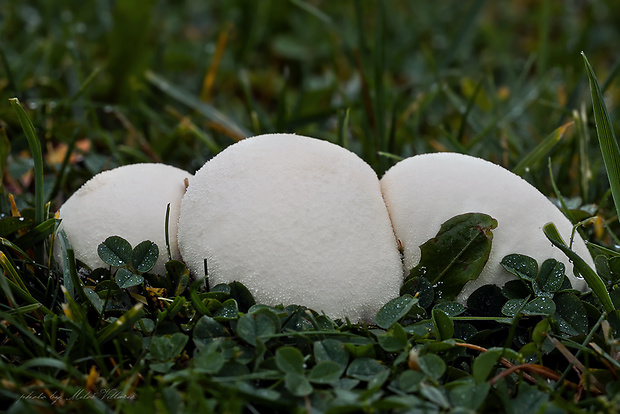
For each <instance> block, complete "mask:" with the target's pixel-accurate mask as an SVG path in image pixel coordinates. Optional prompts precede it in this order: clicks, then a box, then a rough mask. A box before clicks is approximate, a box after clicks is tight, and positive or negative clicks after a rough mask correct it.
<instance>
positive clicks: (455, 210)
mask: <svg viewBox="0 0 620 414" xmlns="http://www.w3.org/2000/svg"><path fill="white" fill-rule="evenodd" d="M381 189H382V192H383V197H384V199H385V202H386V205H387V208H388V211H389V213H390V217H391V219H392V225H393V226H394V231H395V233H396V236H397V237H398V239H399V240H400V241H401V243H402V246H403V249H404V261H405V270H406V271H407V272H408V271H409V270H411V269H412V268H413V267H415V266H416V265H417V264H418V263H419V261H420V256H421V252H420V248H419V246H420V245H422V244H423V243H425V242H426V241H427V240H429V239H431V238H433V237H434V236H435V235H436V234H437V232H438V231H439V229H440V227H441V224H442V223H444V222H446V221H447V220H449V219H450V218H452V217H454V216H456V215H459V214H463V213H468V212H477V213H485V214H488V215H490V216H491V217H493V218H495V219H496V220H497V222H498V226H497V228H496V229H494V230H493V242H492V247H491V253H490V255H489V259H488V261H487V263H486V265H485V267H484V269H483V270H482V273H481V274H480V276H478V278H477V279H476V280H473V281H470V282H468V283H467V284H466V285H465V286H464V287H463V290H462V291H461V293H460V294H459V295H458V297H457V300H458V301H460V302H462V303H464V302H465V301H466V300H467V298H468V297H469V295H470V294H471V293H472V292H473V291H474V290H476V289H477V288H479V287H480V286H482V285H486V284H495V285H498V286H503V285H504V283H506V282H507V281H509V280H513V279H515V278H516V277H515V276H513V275H511V274H510V273H508V272H507V271H506V270H505V269H504V268H503V267H502V266H501V264H500V262H501V260H502V259H503V258H504V256H507V255H509V254H512V253H518V254H523V255H527V256H530V257H533V258H534V259H536V261H538V264H539V266H540V265H541V264H542V262H543V261H544V260H546V259H548V258H554V259H556V260H558V261H560V262H562V263H564V265H565V266H566V274H567V276H568V278H569V280H570V282H571V284H572V286H573V288H575V289H578V290H581V291H583V290H585V289H586V287H587V285H586V283H585V281H584V279H583V278H580V277H576V276H574V274H573V271H572V269H573V266H572V264H571V263H570V262H569V260H568V258H567V257H566V256H565V255H564V254H563V253H562V252H561V251H560V250H559V249H558V248H556V247H554V246H553V245H552V244H551V242H550V241H549V240H548V239H547V238H546V236H545V235H544V234H543V231H542V227H543V226H544V225H545V224H546V223H548V222H553V223H554V224H555V225H556V227H557V228H558V231H559V232H560V234H561V235H562V238H564V240H566V241H568V240H570V236H571V232H572V224H571V222H570V221H569V220H568V219H567V218H566V217H565V216H564V215H563V214H562V212H561V211H560V210H559V209H558V208H557V207H556V206H555V205H554V204H553V203H551V201H549V200H548V199H547V197H545V196H544V195H543V194H542V193H541V192H539V191H538V190H537V189H536V188H535V187H533V186H532V185H531V184H529V183H528V182H527V181H525V180H524V179H522V178H521V177H519V176H518V175H516V174H514V173H512V172H510V171H508V170H506V169H504V168H502V167H500V166H499V165H496V164H493V163H491V162H489V161H485V160H483V159H480V158H476V157H472V156H468V155H462V154H456V153H434V154H424V155H417V156H414V157H410V158H407V159H405V160H403V161H400V162H399V163H397V164H396V165H394V166H393V167H392V168H390V169H389V170H388V171H387V172H386V173H385V175H384V176H383V177H382V178H381ZM572 248H573V250H574V251H575V252H576V253H577V254H579V255H580V256H581V257H582V258H583V259H584V260H585V261H586V262H587V263H588V264H589V265H591V266H593V261H592V258H591V256H590V253H589V252H588V249H587V247H586V245H585V243H584V241H583V239H582V238H581V237H580V236H579V235H578V234H577V235H576V236H575V239H574V244H573V246H572Z"/></svg>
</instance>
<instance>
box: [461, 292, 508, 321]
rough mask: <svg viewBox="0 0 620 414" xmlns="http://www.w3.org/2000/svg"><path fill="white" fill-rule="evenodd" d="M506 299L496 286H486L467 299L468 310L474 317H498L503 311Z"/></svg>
mask: <svg viewBox="0 0 620 414" xmlns="http://www.w3.org/2000/svg"><path fill="white" fill-rule="evenodd" d="M504 303H506V298H505V297H504V295H502V290H501V289H500V288H499V287H498V286H496V285H484V286H480V287H479V288H478V289H476V290H474V291H473V292H472V294H471V295H469V297H468V298H467V309H468V310H469V311H470V312H472V313H473V314H474V315H479V316H493V317H496V316H497V315H499V314H500V313H501V311H502V306H504Z"/></svg>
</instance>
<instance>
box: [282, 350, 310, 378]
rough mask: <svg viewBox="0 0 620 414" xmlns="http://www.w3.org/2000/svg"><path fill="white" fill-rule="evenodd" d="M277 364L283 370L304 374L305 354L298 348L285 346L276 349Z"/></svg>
mask: <svg viewBox="0 0 620 414" xmlns="http://www.w3.org/2000/svg"><path fill="white" fill-rule="evenodd" d="M276 365H277V366H278V368H279V369H280V370H281V371H282V372H285V373H294V374H299V375H303V373H304V356H303V354H302V353H301V352H300V351H299V349H297V348H293V347H292V346H283V347H281V348H278V350H277V351H276Z"/></svg>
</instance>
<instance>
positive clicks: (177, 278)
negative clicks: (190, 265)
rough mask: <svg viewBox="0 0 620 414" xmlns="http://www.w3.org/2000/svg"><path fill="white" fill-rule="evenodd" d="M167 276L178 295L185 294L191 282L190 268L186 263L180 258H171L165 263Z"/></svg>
mask: <svg viewBox="0 0 620 414" xmlns="http://www.w3.org/2000/svg"><path fill="white" fill-rule="evenodd" d="M165 267H166V277H167V278H168V281H169V283H170V285H171V287H172V290H173V291H174V293H175V295H176V296H179V295H181V294H183V292H184V291H185V288H186V287H187V285H188V283H189V270H188V269H187V266H186V265H185V263H183V262H181V261H179V260H169V261H168V262H166V264H165Z"/></svg>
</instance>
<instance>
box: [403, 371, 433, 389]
mask: <svg viewBox="0 0 620 414" xmlns="http://www.w3.org/2000/svg"><path fill="white" fill-rule="evenodd" d="M425 379H426V377H425V375H424V374H423V373H422V372H420V371H413V370H407V371H403V373H402V374H400V376H399V377H398V388H400V389H401V390H402V391H404V392H408V393H409V392H415V391H417V389H418V387H419V386H420V383H421V382H422V381H424V380H425Z"/></svg>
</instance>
